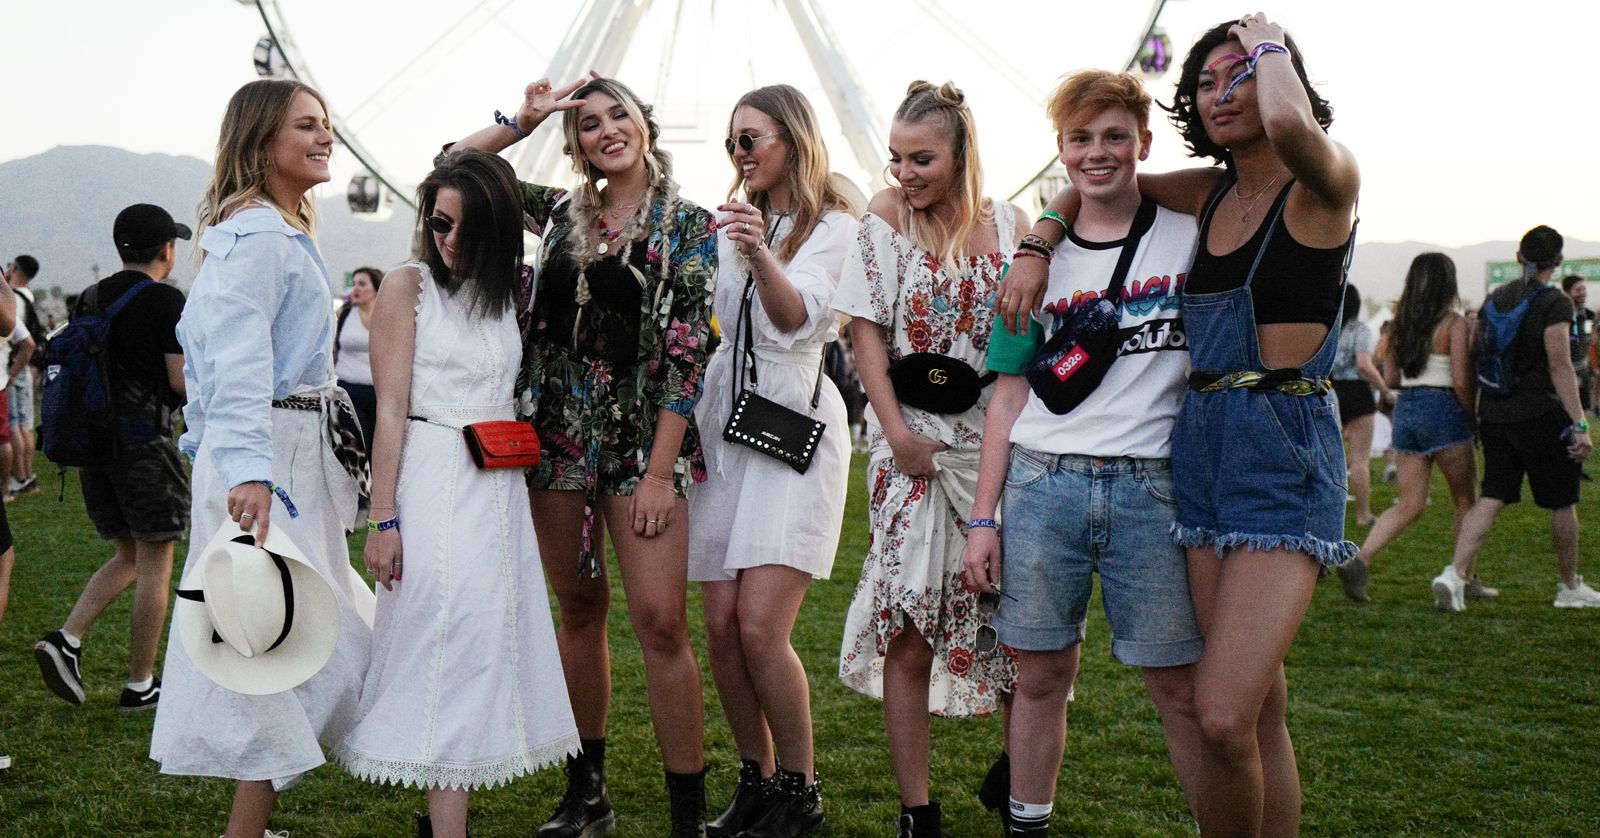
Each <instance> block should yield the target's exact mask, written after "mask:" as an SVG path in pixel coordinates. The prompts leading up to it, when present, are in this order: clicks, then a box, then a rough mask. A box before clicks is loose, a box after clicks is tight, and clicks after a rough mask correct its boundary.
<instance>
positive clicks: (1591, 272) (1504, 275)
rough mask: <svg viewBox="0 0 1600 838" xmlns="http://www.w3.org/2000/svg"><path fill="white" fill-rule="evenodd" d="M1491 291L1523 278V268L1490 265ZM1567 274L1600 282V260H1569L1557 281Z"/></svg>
mask: <svg viewBox="0 0 1600 838" xmlns="http://www.w3.org/2000/svg"><path fill="white" fill-rule="evenodd" d="M1488 273H1489V289H1490V290H1493V289H1494V287H1495V286H1497V285H1504V284H1505V283H1507V282H1510V281H1512V280H1514V279H1521V278H1522V266H1521V265H1519V264H1517V263H1516V262H1490V263H1489V270H1488ZM1567 274H1577V275H1578V276H1581V277H1583V278H1584V279H1586V280H1588V281H1589V282H1600V259H1568V260H1567V261H1565V262H1562V263H1561V267H1559V268H1557V269H1556V279H1557V280H1560V278H1561V277H1564V276H1566V275H1567Z"/></svg>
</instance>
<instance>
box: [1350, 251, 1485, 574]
mask: <svg viewBox="0 0 1600 838" xmlns="http://www.w3.org/2000/svg"><path fill="white" fill-rule="evenodd" d="M1459 306H1460V299H1459V298H1457V296H1456V264H1455V262H1452V261H1450V257H1449V256H1446V255H1444V254H1443V253H1424V254H1421V255H1419V256H1418V257H1417V258H1415V259H1413V260H1411V269H1410V270H1409V271H1407V272H1406V287H1405V290H1404V291H1402V292H1401V293H1400V302H1399V303H1398V304H1397V305H1396V306H1395V310H1394V324H1393V326H1392V328H1391V330H1390V332H1389V338H1388V340H1387V341H1386V345H1385V346H1384V348H1383V349H1382V350H1380V354H1381V355H1382V358H1381V359H1380V360H1381V362H1382V366H1383V376H1384V379H1385V381H1386V383H1387V384H1388V385H1389V386H1390V387H1392V388H1395V387H1397V388H1399V392H1400V396H1399V397H1398V398H1397V399H1396V400H1395V404H1394V432H1393V436H1392V440H1393V441H1392V443H1391V446H1390V447H1392V448H1393V449H1394V462H1395V470H1396V472H1397V473H1398V476H1399V478H1400V498H1399V500H1398V501H1397V502H1396V503H1395V505H1394V506H1391V507H1389V508H1388V509H1387V510H1385V511H1384V513H1383V514H1382V515H1380V516H1378V520H1377V522H1376V523H1374V524H1373V525H1372V532H1370V533H1367V540H1366V541H1365V542H1364V543H1362V545H1361V552H1360V553H1357V554H1356V560H1355V561H1353V562H1347V563H1346V564H1344V565H1341V566H1340V567H1339V579H1340V580H1341V581H1343V582H1344V595H1345V596H1347V597H1349V598H1350V599H1352V600H1354V601H1356V602H1366V601H1367V576H1368V574H1369V572H1370V571H1371V569H1372V560H1373V559H1375V558H1377V556H1378V553H1379V552H1381V551H1382V550H1383V548H1385V547H1387V546H1389V542H1391V541H1393V540H1394V539H1395V538H1397V537H1398V536H1399V535H1400V533H1403V532H1405V531H1406V528H1408V527H1410V526H1411V525H1412V524H1414V523H1416V522H1417V519H1418V518H1420V517H1422V513H1423V511H1424V510H1426V509H1427V508H1428V486H1429V485H1430V483H1431V482H1432V481H1431V480H1430V478H1431V476H1432V474H1433V466H1434V465H1435V464H1437V465H1438V466H1439V471H1440V473H1442V474H1443V475H1444V480H1445V483H1446V485H1448V486H1449V487H1450V502H1451V504H1452V505H1454V507H1455V531H1459V530H1460V529H1461V518H1462V516H1464V515H1466V514H1467V510H1468V509H1471V508H1472V502H1473V500H1474V499H1475V494H1476V490H1475V483H1476V481H1477V475H1478V463H1477V460H1476V459H1475V457H1474V454H1473V446H1472V439H1473V428H1472V413H1473V406H1474V405H1475V404H1477V387H1476V386H1475V383H1474V381H1473V376H1472V345H1471V337H1470V335H1471V330H1470V329H1469V328H1468V324H1467V318H1465V317H1463V316H1462V315H1461V312H1459V311H1457V309H1458V308H1459ZM1452 543H1453V541H1452ZM1466 595H1467V596H1468V597H1471V598H1472V599H1493V598H1494V597H1496V596H1499V595H1500V592H1499V591H1497V590H1495V589H1494V588H1485V587H1484V586H1483V582H1482V581H1480V580H1479V579H1478V577H1477V576H1473V577H1472V578H1471V579H1469V580H1467V592H1466Z"/></svg>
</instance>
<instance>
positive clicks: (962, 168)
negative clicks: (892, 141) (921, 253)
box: [894, 80, 1007, 259]
mask: <svg viewBox="0 0 1600 838" xmlns="http://www.w3.org/2000/svg"><path fill="white" fill-rule="evenodd" d="M894 118H895V119H896V120H899V121H901V122H922V121H924V120H938V121H939V123H940V125H942V126H943V127H944V129H945V131H946V133H947V134H948V135H949V136H950V145H951V151H952V153H953V154H954V156H955V162H956V190H957V191H956V193H955V194H953V195H951V196H950V197H949V199H948V200H950V201H951V202H952V203H953V204H954V205H955V207H956V214H955V218H954V220H953V222H952V223H945V222H943V221H941V220H939V219H938V218H936V217H934V215H933V214H932V213H929V212H923V213H917V212H916V211H914V210H912V209H911V208H910V205H909V204H908V205H907V206H906V213H907V215H908V216H909V220H908V221H907V223H906V231H907V233H908V234H909V235H910V237H911V239H912V241H915V242H916V243H917V244H918V245H920V246H921V247H922V248H923V249H924V250H926V251H928V252H930V253H934V254H937V255H938V256H939V258H940V259H951V258H956V259H960V258H964V257H965V255H966V253H965V250H966V247H965V246H966V241H967V236H968V235H970V234H971V233H972V231H973V230H974V229H976V228H977V227H978V226H979V225H980V224H987V223H990V222H992V221H993V220H994V206H993V204H992V203H991V202H990V201H989V200H988V199H987V198H985V197H983V165H982V164H981V163H980V162H979V160H978V126H977V121H976V120H975V119H973V117H972V109H971V108H969V107H967V95H966V94H965V93H962V92H961V88H959V87H956V86H955V85H954V84H953V83H951V82H945V83H944V84H941V85H939V86H937V87H935V86H934V85H933V84H932V83H931V82H927V81H922V80H918V81H914V82H912V83H911V85H910V86H909V87H907V88H906V98H905V99H904V100H902V101H901V102H900V107H898V108H896V109H895V112H894ZM1006 244H1007V243H1005V242H1002V243H1001V246H1002V247H1004V246H1005V245H1006Z"/></svg>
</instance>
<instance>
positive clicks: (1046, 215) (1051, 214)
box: [1036, 210, 1072, 230]
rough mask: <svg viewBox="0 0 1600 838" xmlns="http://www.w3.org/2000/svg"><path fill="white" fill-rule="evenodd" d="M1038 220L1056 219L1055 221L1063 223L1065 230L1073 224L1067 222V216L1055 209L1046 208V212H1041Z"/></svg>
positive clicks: (1062, 227) (1062, 226)
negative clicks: (1063, 216)
mask: <svg viewBox="0 0 1600 838" xmlns="http://www.w3.org/2000/svg"><path fill="white" fill-rule="evenodd" d="M1038 220H1039V221H1045V220H1049V221H1054V222H1055V223H1057V224H1060V225H1061V229H1063V230H1067V229H1070V228H1071V227H1072V225H1071V224H1068V223H1067V220H1066V219H1065V218H1062V217H1061V213H1059V212H1056V211H1055V210H1045V211H1044V212H1042V213H1040V214H1039V219H1038ZM1036 223H1037V222H1036Z"/></svg>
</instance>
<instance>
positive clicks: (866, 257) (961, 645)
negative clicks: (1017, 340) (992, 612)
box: [724, 81, 1026, 836]
mask: <svg viewBox="0 0 1600 838" xmlns="http://www.w3.org/2000/svg"><path fill="white" fill-rule="evenodd" d="M889 169H890V172H891V174H892V175H893V177H894V180H895V181H896V182H897V183H898V184H899V185H898V186H897V187H893V188H890V189H885V190H883V191H882V192H879V193H878V194H877V195H876V196H874V197H873V199H872V202H871V204H870V205H869V206H868V207H867V214H866V215H865V216H863V217H862V219H861V230H860V233H859V235H858V236H857V240H856V246H855V247H854V248H852V249H851V252H850V254H849V255H847V256H846V257H845V263H844V274H843V276H842V277H841V278H840V281H839V292H838V294H837V296H836V297H835V298H834V303H833V304H834V307H835V308H836V309H838V310H839V311H841V312H843V313H845V314H848V315H851V316H852V317H854V318H855V319H854V320H852V321H851V323H850V332H851V338H852V340H853V342H854V345H855V353H856V365H857V367H858V369H859V370H860V375H861V383H862V384H863V385H864V386H865V387H866V390H867V399H868V401H869V402H870V405H871V406H870V408H869V410H868V414H867V423H868V428H869V437H870V440H871V454H870V455H869V456H870V460H869V462H868V465H867V491H868V493H869V495H868V498H869V499H868V504H869V506H868V512H869V526H870V527H871V545H872V546H871V548H870V549H869V551H868V553H867V557H866V561H865V562H864V563H863V565H862V568H861V582H860V584H859V585H858V586H857V587H856V593H855V599H854V601H852V602H851V604H850V613H849V616H848V617H847V618H846V620H845V631H844V645H843V648H842V649H841V650H840V658H839V677H840V678H841V679H843V681H844V683H845V685H846V686H848V687H850V688H851V689H854V690H857V691H859V692H863V693H866V694H868V695H871V696H877V697H881V698H882V699H883V703H884V725H885V727H886V729H887V732H888V738H889V757H890V761H891V762H892V763H893V766H894V772H895V779H896V781H897V782H898V783H899V785H900V803H901V811H902V815H901V834H902V835H917V836H923V835H937V834H938V831H937V830H938V828H939V827H938V824H939V807H938V803H937V802H935V801H933V800H930V798H929V795H928V714H929V713H935V714H938V715H944V716H972V715H983V714H988V713H991V712H993V711H994V710H995V708H996V707H998V706H999V701H1000V696H1001V693H1003V692H1008V691H1010V689H1011V687H1012V684H1013V682H1014V681H1015V679H1016V664H1015V662H1013V661H1012V660H1011V658H1010V657H1009V656H1008V655H1007V654H1006V653H1005V650H1004V649H993V650H991V651H989V652H979V651H978V650H977V648H976V647H977V645H978V644H977V642H976V635H977V629H978V625H979V623H980V622H981V618H980V615H979V612H978V608H977V598H976V595H975V594H974V593H973V592H971V591H969V590H968V589H967V588H966V587H965V586H964V585H963V583H962V581H961V579H960V576H961V556H962V553H963V551H964V550H965V549H966V541H967V534H966V530H967V522H966V515H967V512H968V510H970V509H971V508H972V497H973V493H974V491H975V490H976V488H977V482H978V448H979V443H980V441H981V434H982V431H983V420H984V411H985V409H986V407H987V405H988V402H989V390H988V389H987V388H985V389H984V390H983V391H982V392H981V394H980V395H979V397H978V400H977V402H976V403H975V404H972V405H970V406H967V407H966V408H965V409H962V410H960V411H959V412H953V413H936V412H933V411H931V410H924V409H921V408H917V407H912V406H910V405H908V404H903V403H902V402H901V399H900V398H899V397H898V396H897V395H896V393H895V388H894V385H893V384H892V383H891V382H890V379H889V372H888V369H889V365H890V363H891V362H893V361H897V360H899V359H901V358H904V357H906V356H908V355H912V354H914V353H934V354H938V355H943V356H946V358H951V359H955V360H957V361H961V362H964V363H966V364H968V365H969V366H971V367H972V368H973V369H974V371H976V372H977V373H978V374H980V375H981V374H983V373H984V372H985V371H986V367H985V363H984V360H985V358H986V356H987V354H988V347H989V332H990V327H991V326H992V325H993V321H994V290H995V287H996V286H997V285H998V284H999V282H1000V274H1001V269H1002V268H1003V266H1004V265H1006V264H1007V263H1009V261H1010V254H1011V253H1012V252H1013V251H1014V250H1015V246H1016V236H1017V230H1018V228H1019V226H1020V224H1019V222H1021V223H1022V224H1025V223H1026V217H1025V216H1023V215H1022V211H1021V210H1020V209H1017V208H1016V207H1015V206H1013V205H1011V204H1009V203H1006V202H1004V201H997V200H994V199H990V198H985V197H983V192H982V189H983V175H982V170H981V168H980V166H979V162H978V150H977V137H976V135H975V132H974V129H973V122H972V111H971V110H970V109H968V108H967V106H966V99H965V96H964V95H963V94H962V93H961V91H960V90H958V89H956V87H955V86H954V85H951V84H948V83H946V84H945V85H943V86H941V87H937V88H936V87H934V86H933V85H931V84H929V83H927V82H922V81H919V82H914V83H913V84H912V85H911V87H910V89H909V90H907V92H906V99H905V101H904V102H902V103H901V105H900V107H899V109H898V110H897V111H896V112H895V119H894V123H893V126H892V127H891V129H890V132H889ZM724 329H726V327H724Z"/></svg>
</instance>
